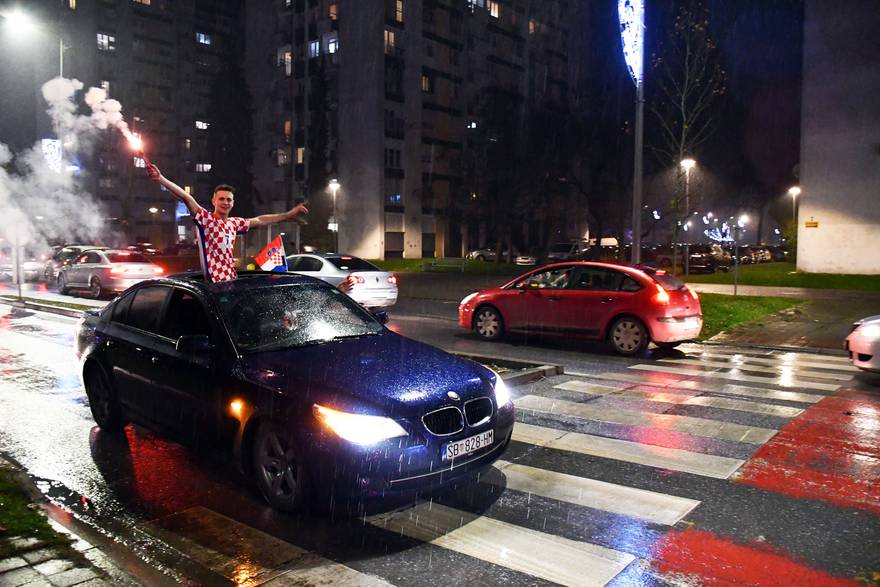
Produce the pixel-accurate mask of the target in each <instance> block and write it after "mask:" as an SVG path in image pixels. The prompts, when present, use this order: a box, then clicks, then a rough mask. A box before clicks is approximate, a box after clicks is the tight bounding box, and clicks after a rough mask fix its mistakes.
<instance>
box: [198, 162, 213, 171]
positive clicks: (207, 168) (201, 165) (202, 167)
mask: <svg viewBox="0 0 880 587" xmlns="http://www.w3.org/2000/svg"><path fill="white" fill-rule="evenodd" d="M209 171H211V164H210V163H196V172H198V173H208V172H209Z"/></svg>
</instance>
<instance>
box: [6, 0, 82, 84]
mask: <svg viewBox="0 0 880 587" xmlns="http://www.w3.org/2000/svg"><path fill="white" fill-rule="evenodd" d="M4 17H5V18H6V25H7V26H8V27H9V28H10V29H11V30H13V31H15V32H16V33H17V34H25V33H33V32H37V31H38V30H39V28H40V27H39V26H38V25H37V23H36V21H35V20H34V19H33V18H31V16H30V15H29V14H27V13H26V12H22V11H21V10H18V9H15V10H12V11H11V12H7V13H6V14H5V15H4ZM65 49H67V47H65V46H64V38H63V37H62V36H61V34H60V33H59V35H58V77H64V50H65Z"/></svg>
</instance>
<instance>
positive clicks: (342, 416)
mask: <svg viewBox="0 0 880 587" xmlns="http://www.w3.org/2000/svg"><path fill="white" fill-rule="evenodd" d="M312 410H313V413H314V414H315V418H317V420H318V421H319V422H321V424H323V425H324V426H326V427H327V428H329V429H330V430H331V431H332V432H333V433H334V434H336V435H337V436H339V437H340V438H342V439H344V440H348V441H349V442H354V443H356V444H374V443H376V442H379V441H380V440H388V439H389V438H396V437H398V436H406V435H407V432H406V430H404V429H403V428H402V427H401V426H400V424H398V423H397V422H395V421H394V420H392V419H391V418H386V417H384V416H369V415H366V414H352V413H350V412H340V411H339V410H334V409H331V408H328V407H325V406H321V405H318V404H315V405H314V406H313V407H312Z"/></svg>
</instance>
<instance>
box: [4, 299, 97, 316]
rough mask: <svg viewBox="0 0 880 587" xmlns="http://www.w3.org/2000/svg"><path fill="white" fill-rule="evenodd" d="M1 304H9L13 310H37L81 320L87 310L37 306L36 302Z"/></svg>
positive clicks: (46, 305)
mask: <svg viewBox="0 0 880 587" xmlns="http://www.w3.org/2000/svg"><path fill="white" fill-rule="evenodd" d="M0 303H5V304H9V305H10V306H12V307H13V308H23V309H26V310H35V311H37V312H47V313H49V314H59V315H61V316H67V317H68V318H79V317H81V316H82V315H83V312H85V310H74V309H72V308H62V307H60V306H52V305H49V304H35V303H34V302H19V301H17V300H0Z"/></svg>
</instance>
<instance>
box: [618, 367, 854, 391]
mask: <svg viewBox="0 0 880 587" xmlns="http://www.w3.org/2000/svg"><path fill="white" fill-rule="evenodd" d="M630 369H640V370H644V371H655V372H659V373H671V374H674V375H686V376H688V377H706V378H717V379H733V380H735V381H748V382H749V383H765V384H769V385H778V386H780V387H797V388H802V389H803V388H806V389H818V390H821V391H835V390H837V389H838V388H839V387H840V385H839V384H832V383H818V382H815V381H804V380H802V379H795V378H794V377H793V376H789V375H787V374H782V375H780V376H779V377H757V376H754V375H744V374H742V373H733V372H731V373H721V372H719V371H700V370H699V369H685V368H681V367H667V366H665V365H632V366H631V367H630Z"/></svg>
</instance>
